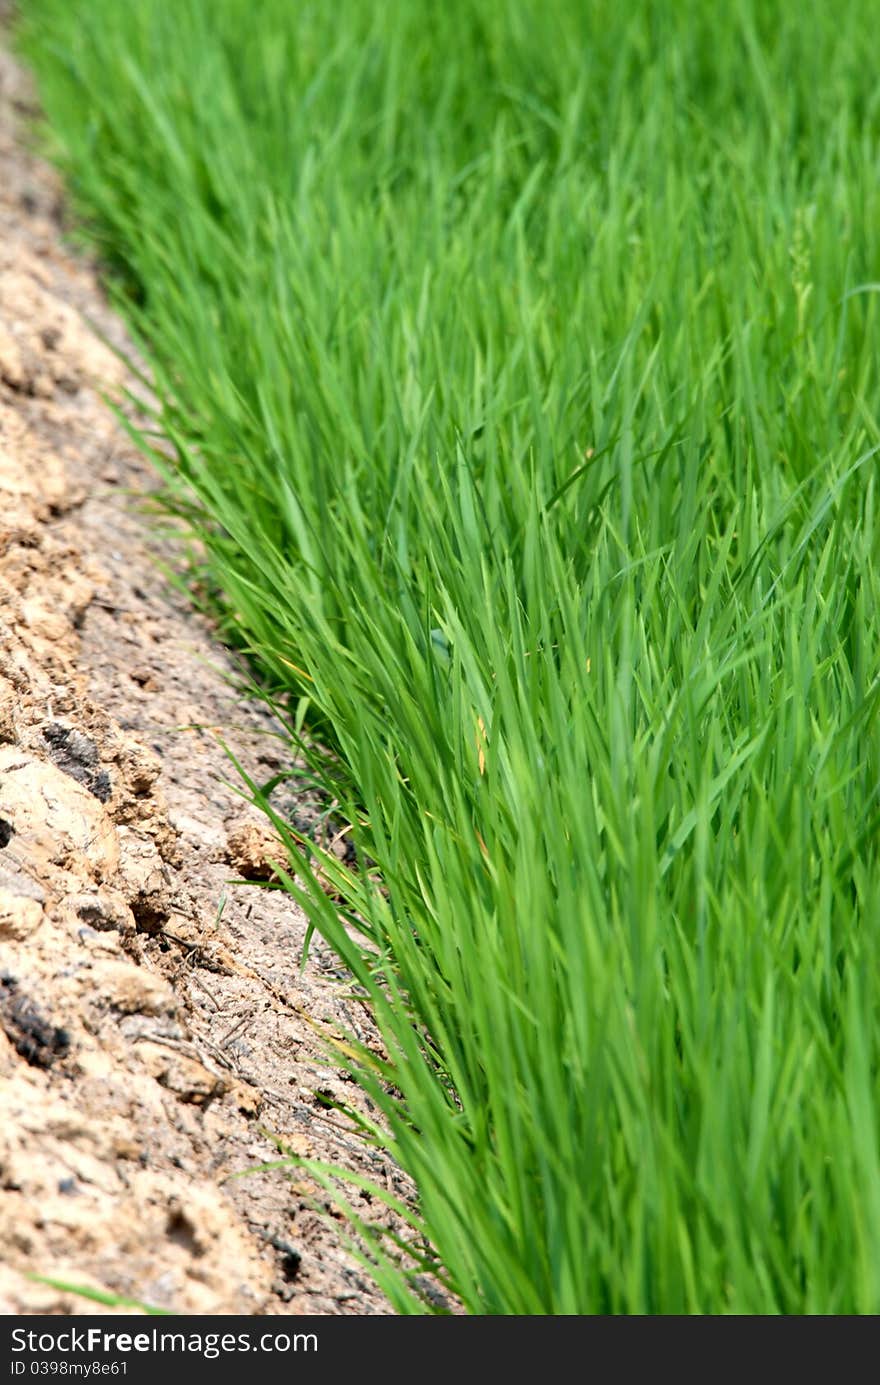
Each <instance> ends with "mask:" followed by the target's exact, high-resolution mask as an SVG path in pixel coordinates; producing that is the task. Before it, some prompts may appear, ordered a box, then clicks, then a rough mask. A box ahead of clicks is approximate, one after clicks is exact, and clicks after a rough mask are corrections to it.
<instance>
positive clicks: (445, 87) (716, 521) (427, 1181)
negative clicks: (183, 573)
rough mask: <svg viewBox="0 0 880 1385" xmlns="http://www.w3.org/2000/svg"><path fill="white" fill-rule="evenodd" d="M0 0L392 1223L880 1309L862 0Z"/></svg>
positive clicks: (869, 174) (485, 1259)
mask: <svg viewBox="0 0 880 1385" xmlns="http://www.w3.org/2000/svg"><path fill="white" fill-rule="evenodd" d="M19 10H20V21H19V35H20V42H21V46H22V49H23V51H24V52H25V53H26V55H27V58H28V60H29V62H30V64H31V65H32V67H33V68H34V70H35V71H36V74H37V77H38V81H39V88H40V94H41V99H42V102H43V106H44V109H45V112H46V127H45V131H44V135H45V139H46V142H47V145H48V147H49V148H50V150H51V152H52V154H53V157H54V158H55V159H56V160H57V161H58V163H59V164H60V166H61V168H62V169H63V171H64V174H65V176H66V179H67V185H68V188H69V190H70V193H71V195H72V198H73V202H74V205H75V208H76V212H77V216H78V219H79V234H81V235H84V236H86V237H87V238H88V241H89V243H90V244H91V245H92V246H93V247H94V248H95V249H96V250H97V252H98V253H99V255H100V257H101V259H102V262H103V264H104V266H105V271H106V278H107V283H108V285H109V286H110V288H111V291H112V293H113V295H114V298H115V301H116V303H117V304H118V306H119V307H120V308H121V310H122V311H123V313H124V314H125V316H126V318H127V320H128V322H129V324H130V325H131V327H132V329H133V331H134V332H135V334H136V336H137V339H138V341H139V342H140V344H141V346H142V349H143V351H144V354H145V356H146V359H147V360H148V361H149V366H150V370H151V373H152V378H153V382H154V387H155V390H156V395H157V397H158V400H159V403H158V405H157V406H156V407H155V408H154V411H153V416H152V418H151V419H150V422H149V426H146V427H145V428H144V429H143V430H142V431H141V432H140V433H139V440H140V442H141V444H142V445H143V446H144V448H145V449H147V450H148V451H149V452H150V454H151V455H152V456H153V457H154V458H155V460H156V464H157V466H159V467H160V468H161V469H162V471H163V474H164V477H165V482H166V503H167V505H168V506H169V508H170V509H172V510H173V511H174V512H175V513H176V514H178V515H182V516H184V517H185V518H186V520H187V521H188V523H189V525H190V527H191V530H192V533H193V535H194V537H196V538H197V539H198V540H199V542H200V544H201V549H200V553H201V557H200V558H199V560H198V566H197V568H196V569H195V570H194V571H192V572H191V573H190V578H191V580H192V581H194V582H196V583H197V585H198V589H199V591H201V593H202V599H205V593H208V594H209V597H208V599H210V601H211V603H212V607H213V609H214V610H215V612H216V616H217V619H218V621H219V624H220V627H221V629H222V631H223V633H224V636H225V638H226V639H227V640H228V641H230V642H231V643H234V644H235V645H236V646H237V647H239V648H241V649H243V650H245V651H246V652H247V653H248V654H249V656H250V657H251V659H252V661H253V666H254V669H255V672H256V677H257V680H258V684H259V689H260V692H261V695H262V696H264V697H266V698H267V699H269V700H270V701H271V702H272V703H273V705H274V706H276V707H278V708H280V709H281V710H282V713H283V715H284V717H285V720H286V724H287V725H288V726H289V733H290V760H291V765H293V762H294V760H295V758H296V757H297V756H299V757H300V758H302V757H305V758H306V760H307V761H308V764H309V767H310V773H311V774H312V775H313V776H314V777H315V778H316V779H317V780H318V781H319V782H321V783H322V784H323V785H324V786H325V787H326V790H327V793H328V795H330V796H331V797H332V799H333V800H334V801H335V802H337V803H338V804H339V811H340V813H341V814H342V816H343V817H344V819H345V821H346V822H348V823H349V824H351V839H352V842H353V844H354V848H355V853H356V858H357V861H358V863H359V865H357V866H349V867H347V866H345V865H344V864H342V863H340V862H338V861H337V860H336V858H335V857H328V858H327V859H325V860H323V861H321V860H319V859H318V857H316V855H315V848H314V847H313V846H312V845H311V844H309V843H306V842H303V841H302V840H300V839H298V837H297V835H296V833H295V832H294V831H293V830H292V828H291V827H290V825H289V824H286V823H284V822H283V821H281V820H280V819H278V818H277V816H276V825H277V826H278V828H279V830H280V831H281V832H282V833H283V834H284V836H285V840H286V842H287V845H288V848H289V852H290V863H289V874H288V876H287V878H286V885H287V887H288V888H289V889H290V891H291V893H292V894H294V895H295V896H296V897H297V898H298V899H300V901H301V902H302V903H303V904H304V906H305V908H306V909H307V911H308V913H309V917H310V921H311V922H312V924H313V925H314V928H315V929H316V930H318V931H319V932H320V933H321V934H322V935H323V936H324V937H325V938H326V939H327V940H329V942H330V943H331V944H332V945H333V947H334V948H335V949H336V950H337V951H338V954H339V956H340V958H341V960H342V961H343V962H344V964H345V966H346V967H347V968H348V969H349V971H350V972H351V974H352V976H353V977H354V978H355V981H356V983H357V985H358V986H359V988H360V989H361V992H362V993H364V994H366V995H367V996H368V998H369V1001H370V1003H371V1005H372V1008H373V1011H374V1013H375V1015H376V1018H377V1021H378V1024H379V1026H380V1029H381V1032H382V1035H383V1038H384V1042H385V1046H386V1053H387V1057H386V1059H385V1060H384V1061H383V1062H380V1061H379V1060H377V1059H376V1058H375V1056H374V1055H372V1054H369V1053H367V1052H364V1051H361V1050H359V1049H358V1047H357V1045H356V1044H355V1043H354V1042H353V1041H352V1043H351V1044H350V1045H349V1048H348V1055H349V1056H348V1059H347V1061H348V1062H349V1063H350V1064H351V1065H352V1066H353V1068H354V1070H355V1072H356V1074H357V1077H358V1081H359V1082H360V1083H361V1085H362V1087H363V1088H364V1090H365V1091H366V1093H367V1094H368V1095H369V1096H370V1098H371V1100H372V1101H373V1102H374V1104H375V1107H376V1109H377V1112H378V1120H377V1128H376V1130H375V1131H374V1132H372V1138H375V1139H377V1140H379V1141H380V1142H382V1143H383V1144H384V1146H385V1148H387V1149H388V1150H389V1152H390V1153H391V1154H392V1155H393V1157H394V1158H395V1159H396V1160H397V1161H398V1162H399V1164H400V1165H401V1166H402V1167H403V1168H404V1169H405V1170H406V1171H407V1172H408V1173H409V1174H410V1175H411V1176H412V1178H413V1179H414V1181H415V1184H416V1187H417V1188H418V1206H417V1208H416V1209H415V1210H409V1211H407V1213H406V1215H407V1216H408V1217H410V1218H412V1220H413V1224H414V1226H415V1227H416V1229H417V1230H418V1231H419V1233H420V1234H421V1235H422V1236H423V1237H424V1245H425V1247H426V1250H425V1256H426V1261H425V1263H426V1265H428V1266H429V1267H430V1266H439V1274H440V1276H441V1278H442V1279H443V1282H444V1283H445V1284H446V1285H448V1287H449V1288H450V1289H451V1290H452V1291H453V1292H454V1294H455V1295H457V1296H458V1298H459V1299H460V1300H461V1302H462V1303H463V1304H464V1306H465V1307H466V1309H467V1310H468V1311H469V1312H471V1313H475V1314H516V1315H522V1314H597V1313H598V1314H608V1313H621V1314H643V1313H650V1314H696V1313H714V1314H720V1313H738V1314H745V1313H749V1314H755V1313H757V1314H765V1313H767V1314H774V1313H786V1314H802V1313H820V1314H829V1313H860V1314H862V1313H876V1312H878V1311H880V1150H878V1122H877V1115H878V1111H877V1107H878V1080H880V1079H878V1059H880V1028H878V1004H880V861H878V832H880V723H878V718H877V710H878V698H880V624H878V610H880V606H878V597H880V572H878V561H880V529H878V522H877V480H878V465H880V460H878V459H880V378H878V361H880V356H878V349H877V348H878V331H877V314H878V294H880V176H878V175H880V87H878V85H877V82H876V79H875V74H874V72H873V71H872V66H871V64H870V63H869V62H867V61H866V60H865V59H866V55H867V54H869V53H870V52H871V51H873V46H874V45H873V40H874V31H875V28H876V9H875V7H874V6H873V5H871V4H870V3H868V0H839V3H838V4H836V5H835V6H828V5H823V4H819V3H817V0H804V3H802V4H800V5H798V6H792V5H788V4H785V3H783V0H765V3H762V4H759V3H758V2H757V0H735V3H732V4H730V5H728V6H720V7H719V6H718V5H715V4H710V3H709V0H678V3H672V0H666V2H665V3H664V2H663V0H634V3H632V4H630V5H625V6H624V5H617V4H614V3H611V0H446V3H444V4H443V5H434V4H430V3H429V0H384V3H381V4H379V3H376V0H336V3H334V4H332V5H331V4H329V3H327V2H326V0H260V3H259V5H256V6H255V5H254V4H253V3H252V0H175V3H174V4H168V3H167V0H21V2H20V5H19ZM318 747H323V749H319V748H318ZM268 788H269V786H266V785H262V786H261V785H256V784H251V785H250V791H251V792H252V793H253V795H254V797H255V798H256V800H257V801H258V802H261V803H263V804H264V805H265V806H266V808H267V811H270V812H271V811H272V810H271V809H270V808H269V806H268V801H267V798H266V795H267V793H268ZM319 867H320V869H321V870H322V871H324V872H325V873H326V874H327V875H329V877H330V878H331V880H332V884H333V887H334V890H335V892H336V898H334V897H332V896H331V895H330V894H328V893H327V892H326V891H325V890H324V889H322V888H320V882H319V881H318V880H317V879H316V875H317V873H318V871H319ZM319 1172H320V1171H319ZM279 1176H282V1175H279ZM327 1176H328V1177H329V1173H328V1174H327ZM371 1254H372V1256H373V1272H374V1274H375V1275H376V1277H377V1279H378V1281H379V1282H380V1283H381V1284H382V1286H383V1287H384V1288H385V1290H386V1292H387V1293H388V1294H389V1296H390V1297H391V1300H392V1302H393V1304H394V1305H395V1307H396V1309H397V1310H398V1311H400V1312H422V1311H429V1310H430V1307H431V1304H430V1302H427V1301H426V1300H425V1299H424V1297H423V1296H421V1295H420V1293H419V1284H420V1280H419V1279H418V1273H417V1272H418V1271H419V1270H420V1269H422V1268H423V1267H422V1266H418V1265H415V1266H414V1265H413V1263H412V1261H411V1260H406V1259H401V1258H400V1256H399V1255H398V1254H397V1250H396V1247H395V1246H394V1245H393V1244H388V1243H384V1244H383V1243H380V1242H375V1243H374V1244H373V1245H372V1249H371Z"/></svg>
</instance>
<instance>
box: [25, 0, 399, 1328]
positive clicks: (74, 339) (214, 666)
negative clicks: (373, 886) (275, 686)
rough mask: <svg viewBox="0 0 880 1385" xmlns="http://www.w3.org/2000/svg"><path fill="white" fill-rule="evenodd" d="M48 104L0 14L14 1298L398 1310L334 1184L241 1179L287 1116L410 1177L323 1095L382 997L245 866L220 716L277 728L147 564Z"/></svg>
mask: <svg viewBox="0 0 880 1385" xmlns="http://www.w3.org/2000/svg"><path fill="white" fill-rule="evenodd" d="M0 18H2V16H0ZM31 102H32V97H31V92H30V88H29V86H28V83H27V81H26V79H25V77H24V76H23V74H22V72H21V70H20V68H19V67H17V66H16V64H15V62H14V61H13V60H12V58H11V57H10V56H9V53H8V51H6V50H5V49H4V48H3V47H2V35H0V1262H2V1263H0V1312H3V1313H7V1314H9V1313H46V1312H50V1313H76V1312H94V1311H96V1306H95V1304H94V1303H91V1302H89V1301H87V1300H84V1299H82V1298H79V1297H77V1296H76V1295H72V1294H68V1293H64V1292H61V1291H58V1290H56V1289H53V1288H50V1287H46V1286H45V1285H41V1284H38V1283H35V1282H34V1281H33V1280H32V1279H31V1278H29V1276H30V1275H41V1276H49V1277H52V1278H55V1279H59V1280H62V1281H66V1282H72V1283H75V1284H81V1285H88V1286H91V1287H93V1288H97V1289H101V1290H104V1291H109V1292H112V1293H114V1294H118V1295H123V1296H126V1297H129V1298H133V1299H137V1300H140V1301H143V1302H146V1303H150V1304H154V1305H156V1306H159V1307H164V1308H169V1309H173V1310H176V1311H179V1312H205V1313H339V1312H347V1313H361V1314H362V1313H371V1312H383V1311H386V1308H385V1306H384V1304H383V1300H382V1299H381V1297H380V1296H379V1295H378V1294H377V1292H376V1291H375V1289H373V1288H371V1287H370V1285H369V1284H368V1283H367V1282H366V1281H365V1279H364V1278H363V1276H362V1274H361V1272H360V1270H359V1268H358V1265H357V1262H356V1261H355V1260H354V1259H353V1258H352V1257H351V1256H350V1255H349V1254H348V1253H347V1251H346V1250H345V1247H344V1230H343V1228H342V1227H341V1226H339V1225H338V1224H337V1223H332V1222H328V1220H327V1219H326V1218H323V1217H320V1216H318V1215H317V1214H316V1213H315V1212H314V1211H313V1210H312V1207H311V1203H310V1198H309V1194H310V1192H314V1188H310V1186H309V1185H307V1184H305V1183H304V1182H303V1181H302V1180H300V1181H299V1182H297V1181H296V1180H292V1179H289V1178H285V1177H284V1176H283V1175H279V1174H262V1175H255V1176H251V1177H247V1178H243V1179H238V1180H234V1181H233V1182H231V1183H230V1182H227V1181H225V1180H226V1176H227V1175H228V1174H230V1173H232V1172H235V1171H237V1170H242V1169H246V1168H248V1167H250V1166H252V1165H254V1164H255V1163H258V1162H260V1161H262V1160H266V1159H272V1158H273V1157H277V1154H276V1152H275V1150H274V1148H273V1146H272V1144H271V1143H270V1141H269V1140H268V1139H267V1138H266V1136H265V1135H264V1134H263V1133H261V1131H262V1130H264V1129H268V1130H270V1131H272V1132H273V1133H274V1134H276V1135H277V1136H278V1137H279V1138H281V1139H283V1140H284V1141H285V1142H286V1143H287V1144H288V1145H290V1146H292V1147H293V1148H295V1149H296V1150H297V1151H299V1152H301V1153H305V1154H310V1155H314V1156H317V1157H320V1158H324V1159H331V1160H334V1161H336V1162H343V1163H345V1164H347V1165H348V1166H350V1167H353V1168H357V1169H359V1170H360V1171H361V1172H364V1173H367V1174H368V1175H369V1176H371V1177H372V1178H374V1179H378V1180H379V1181H380V1182H382V1183H383V1184H385V1185H386V1186H388V1187H393V1188H396V1189H398V1190H399V1191H402V1192H405V1191H406V1190H405V1188H404V1187H403V1185H402V1182H401V1180H400V1175H399V1174H398V1173H397V1172H396V1171H395V1170H394V1169H393V1168H391V1167H390V1166H387V1165H386V1164H385V1163H383V1161H382V1160H381V1158H380V1156H378V1155H375V1154H371V1153H369V1152H368V1151H367V1150H366V1149H365V1148H364V1147H363V1145H362V1144H360V1143H359V1142H358V1141H357V1139H356V1138H354V1137H353V1135H352V1134H351V1133H350V1131H349V1130H348V1128H347V1126H346V1122H345V1120H344V1119H342V1118H341V1117H340V1116H339V1114H338V1113H335V1112H334V1111H333V1110H327V1109H326V1104H325V1103H326V1101H327V1099H328V1098H329V1099H331V1100H332V1099H333V1098H334V1097H340V1098H343V1099H345V1100H347V1101H349V1102H353V1103H355V1104H356V1103H357V1101H358V1097H357V1094H356V1091H355V1089H354V1088H353V1086H352V1085H351V1084H350V1083H347V1082H345V1081H344V1079H343V1078H342V1077H341V1076H340V1074H339V1073H338V1072H336V1071H334V1069H333V1067H332V1066H331V1065H329V1064H328V1060H327V1058H326V1051H325V1050H324V1048H323V1047H322V1042H321V1038H320V1034H319V1033H318V1032H317V1031H316V1029H315V1028H314V1026H313V1024H310V1023H308V1022H306V1020H305V1019H303V1018H302V1017H301V1016H300V1014H299V1013H297V1011H298V1010H303V1011H306V1012H307V1013H308V1014H309V1016H310V1017H311V1019H312V1020H313V1021H318V1022H319V1023H320V1022H330V1023H333V1022H341V1023H342V1024H344V1025H346V1026H348V1027H352V1026H353V1027H355V1028H356V1029H360V1031H361V1032H362V1033H363V1032H364V1031H365V1026H367V1024H368V1021H367V1020H366V1017H365V1016H364V1015H363V1014H361V1013H359V1012H358V1013H353V1011H355V1010H356V1009H357V1007H356V1006H353V1005H352V1002H351V1001H350V1000H347V999H346V995H345V987H344V985H343V984H342V982H341V981H340V978H339V976H338V974H337V972H336V970H335V968H334V964H333V961H332V958H331V957H330V956H329V955H328V954H327V952H326V951H324V950H322V949H321V948H320V947H318V948H317V949H316V950H315V952H314V954H313V958H312V960H310V963H309V966H308V968H307V971H306V973H305V975H304V976H301V975H300V973H299V965H298V964H299V952H300V947H301V944H302V940H303V932H304V921H303V918H302V916H301V914H300V913H299V912H298V910H297V909H296V908H295V906H294V905H293V903H292V901H291V900H290V899H289V898H288V897H286V896H284V895H283V894H281V893H280V892H272V891H267V890H258V889H256V888H254V887H253V886H248V885H246V884H234V883H232V884H231V883H229V882H230V880H233V879H235V878H236V877H237V876H240V875H241V874H243V873H251V874H253V873H260V871H261V870H263V869H264V867H265V861H266V857H267V853H268V854H271V851H272V844H271V841H270V840H269V839H268V838H267V836H266V831H265V828H264V827H263V825H262V821H261V820H260V819H258V818H257V817H256V815H252V810H250V809H249V808H248V807H247V806H246V805H244V804H243V803H242V801H241V799H240V798H239V797H237V795H236V793H235V792H234V790H233V789H232V788H231V787H230V786H229V784H228V781H229V780H230V779H232V778H233V777H234V775H233V774H232V772H231V769H230V766H229V762H228V760H227V759H226V757H225V756H224V754H223V751H222V749H221V748H220V746H219V744H218V733H219V734H220V735H222V737H223V738H224V739H225V740H226V741H227V742H228V743H229V745H230V746H231V747H233V748H234V750H235V751H236V753H237V754H238V756H239V757H240V759H241V760H242V761H243V762H244V763H245V764H246V765H247V766H248V767H249V768H250V769H251V771H252V772H253V773H254V774H255V775H256V776H257V777H258V778H263V779H265V778H268V777H269V776H270V775H271V774H272V773H273V772H274V771H275V770H276V769H277V768H278V767H279V766H280V765H282V764H283V763H284V757H285V748H284V746H283V744H282V743H281V742H280V741H279V740H278V739H277V738H276V734H275V733H277V728H276V727H274V726H273V725H272V724H271V722H270V721H269V720H268V718H267V716H266V715H265V713H264V712H263V711H262V710H260V709H259V708H258V707H256V706H254V705H253V704H249V703H246V702H245V701H243V700H242V699H241V698H240V697H239V696H238V695H237V694H236V692H235V691H234V688H233V686H232V685H231V683H230V681H229V679H230V675H232V674H233V673H234V668H233V665H232V663H231V662H230V660H229V659H228V657H227V656H226V655H225V654H224V653H223V652H222V650H220V649H219V647H218V646H217V644H216V643H215V642H214V641H213V640H212V635H211V631H210V629H209V627H208V625H207V624H206V623H205V622H203V621H201V620H200V619H199V618H197V617H195V616H193V615H192V614H191V613H190V612H189V611H188V610H187V609H186V607H185V605H184V604H183V603H181V602H180V601H179V600H178V599H176V598H175V597H174V596H172V595H170V594H169V592H168V590H167V588H166V586H165V584H164V582H163V580H162V578H161V576H160V574H159V571H158V569H157V567H156V564H155V561H154V557H153V552H154V550H155V544H154V543H151V539H150V534H149V520H148V519H147V518H146V517H145V516H144V514H143V513H142V512H139V511H138V509H137V507H136V506H133V504H132V501H131V499H130V496H129V494H128V493H129V492H132V491H134V492H139V493H142V494H143V493H144V492H147V491H148V490H149V488H150V485H151V484H152V482H151V477H150V474H149V472H148V470H147V468H146V467H145V465H144V463H143V461H142V460H141V459H140V458H139V457H138V455H137V454H136V453H135V452H134V450H133V449H132V447H131V445H130V443H129V442H128V440H127V438H126V436H125V434H124V432H123V431H122V430H121V429H120V428H119V427H118V426H117V425H116V423H115V422H114V420H113V418H112V415H111V414H110V413H109V412H108V410H107V409H106V408H105V406H104V404H103V403H102V401H101V399H100V397H99V393H98V389H97V387H98V386H99V385H101V384H104V385H107V384H108V382H109V383H110V384H111V385H112V386H113V387H116V388H118V387H119V386H121V385H122V384H124V370H123V369H122V367H121V366H120V363H119V361H118V359H117V358H116V357H115V356H114V355H113V354H112V353H111V352H110V351H109V350H108V349H107V348H106V347H104V346H103V345H102V344H101V343H100V341H99V340H98V339H97V338H96V337H95V335H94V334H93V333H92V331H90V329H89V327H88V326H87V325H86V322H85V319H88V320H90V321H92V322H94V323H96V324H97V325H98V327H99V328H100V330H101V331H102V332H103V333H104V334H106V336H107V337H108V338H109V339H111V340H113V341H115V342H117V343H119V344H120V345H125V342H124V336H123V334H122V331H121V328H120V326H119V323H118V322H117V321H116V320H115V319H114V317H113V315H112V314H111V313H110V312H109V310H108V309H107V307H106V305H105V303H104V302H103V300H102V297H101V293H100V290H99V287H98V284H97V279H96V275H95V272H94V268H93V267H92V266H91V265H89V264H88V263H87V262H86V261H84V260H83V259H82V258H78V257H77V256H75V255H74V254H73V253H72V252H71V251H70V250H69V249H68V248H67V247H66V246H65V243H64V241H63V238H62V234H61V230H60V225H59V221H60V208H61V198H60V189H59V186H58V183H57V181H56V179H55V178H54V176H53V175H52V174H51V173H50V172H49V171H48V170H47V168H46V167H45V166H44V165H43V164H41V163H40V162H39V160H37V159H35V158H34V157H32V156H31V155H30V154H29V153H27V152H26V147H25V141H24V132H25V130H26V128H27V125H28V121H29V118H30V116H31V115H32V113H33V112H32V104H31ZM193 727H202V728H210V729H201V730H198V729H183V730H182V729H180V728H193ZM316 1092H317V1093H318V1095H316ZM355 1196H356V1195H355ZM364 1210H365V1211H366V1210H368V1209H367V1205H366V1203H365V1204H364Z"/></svg>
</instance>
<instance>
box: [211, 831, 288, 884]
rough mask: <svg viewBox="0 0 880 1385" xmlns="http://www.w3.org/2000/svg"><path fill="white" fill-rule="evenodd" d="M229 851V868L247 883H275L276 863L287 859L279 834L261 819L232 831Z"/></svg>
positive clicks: (227, 847) (228, 832) (229, 834)
mask: <svg viewBox="0 0 880 1385" xmlns="http://www.w3.org/2000/svg"><path fill="white" fill-rule="evenodd" d="M226 849H227V859H228V860H229V864H230V865H231V867H232V869H233V870H234V871H236V873H237V874H238V875H240V876H241V877H242V879H244V880H271V879H272V876H273V875H274V873H275V867H274V865H273V862H274V861H281V860H284V859H285V856H286V853H285V850H284V847H283V846H282V844H281V842H280V841H279V840H278V836H277V833H275V832H273V830H272V828H271V826H270V825H269V824H268V823H267V822H265V821H263V820H261V819H253V820H247V821H245V822H237V823H233V824H232V825H231V826H230V827H228V828H227V831H226Z"/></svg>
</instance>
